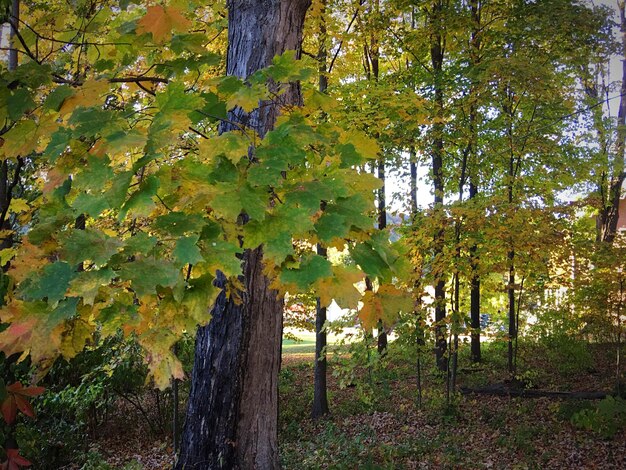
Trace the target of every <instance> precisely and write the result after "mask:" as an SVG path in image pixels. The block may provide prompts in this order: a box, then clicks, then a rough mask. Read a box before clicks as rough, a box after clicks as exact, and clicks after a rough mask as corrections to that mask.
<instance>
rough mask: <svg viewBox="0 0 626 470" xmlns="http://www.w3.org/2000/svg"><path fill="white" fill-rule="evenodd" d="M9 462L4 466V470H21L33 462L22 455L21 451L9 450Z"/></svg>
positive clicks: (7, 451)
mask: <svg viewBox="0 0 626 470" xmlns="http://www.w3.org/2000/svg"><path fill="white" fill-rule="evenodd" d="M6 453H7V460H6V461H5V462H3V464H2V470H5V469H6V470H19V468H20V467H29V466H31V465H32V462H30V461H29V460H26V459H25V458H24V457H22V456H21V455H20V451H19V449H7V450H6Z"/></svg>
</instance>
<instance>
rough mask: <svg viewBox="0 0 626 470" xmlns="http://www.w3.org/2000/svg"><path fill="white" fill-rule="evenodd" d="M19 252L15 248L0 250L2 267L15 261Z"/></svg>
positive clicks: (0, 264)
mask: <svg viewBox="0 0 626 470" xmlns="http://www.w3.org/2000/svg"><path fill="white" fill-rule="evenodd" d="M16 253H17V250H16V249H15V248H5V249H3V250H0V266H4V265H5V264H7V263H8V262H9V261H11V260H12V259H13V257H14V256H15V255H16Z"/></svg>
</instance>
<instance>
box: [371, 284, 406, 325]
mask: <svg viewBox="0 0 626 470" xmlns="http://www.w3.org/2000/svg"><path fill="white" fill-rule="evenodd" d="M412 309H413V300H412V299H411V297H410V296H409V295H408V294H407V293H406V292H404V291H401V290H400V289H398V288H397V287H395V286H393V285H391V284H383V285H382V286H380V287H379V288H378V291H376V292H375V293H374V292H372V291H367V292H366V293H365V295H364V296H363V307H362V308H361V310H360V311H359V318H360V319H361V322H362V323H363V327H364V328H365V329H367V330H371V329H372V328H374V327H375V326H376V324H377V323H378V320H382V322H383V325H385V326H391V325H393V324H394V323H395V321H396V320H397V319H398V315H399V314H400V312H409V311H411V310H412Z"/></svg>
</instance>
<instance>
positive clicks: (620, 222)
mask: <svg viewBox="0 0 626 470" xmlns="http://www.w3.org/2000/svg"><path fill="white" fill-rule="evenodd" d="M617 230H626V198H624V199H620V201H619V218H618V219H617Z"/></svg>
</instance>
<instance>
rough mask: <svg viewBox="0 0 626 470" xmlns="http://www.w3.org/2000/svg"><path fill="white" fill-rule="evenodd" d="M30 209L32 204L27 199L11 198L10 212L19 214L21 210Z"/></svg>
mask: <svg viewBox="0 0 626 470" xmlns="http://www.w3.org/2000/svg"><path fill="white" fill-rule="evenodd" d="M29 210H30V206H29V205H28V202H26V199H20V198H14V199H11V204H10V205H9V212H13V213H14V214H19V213H20V212H27V211H29Z"/></svg>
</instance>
